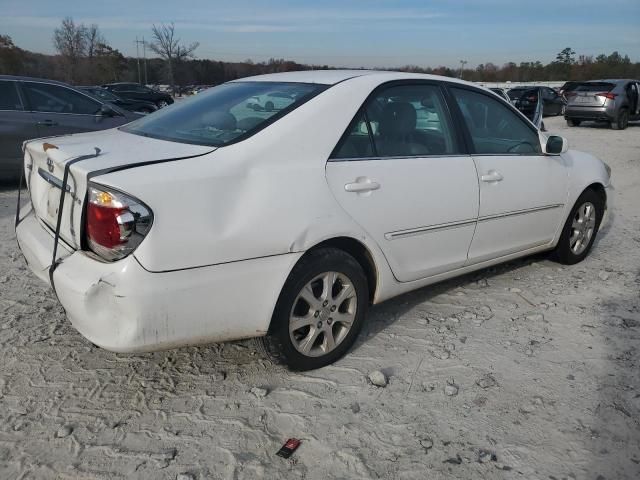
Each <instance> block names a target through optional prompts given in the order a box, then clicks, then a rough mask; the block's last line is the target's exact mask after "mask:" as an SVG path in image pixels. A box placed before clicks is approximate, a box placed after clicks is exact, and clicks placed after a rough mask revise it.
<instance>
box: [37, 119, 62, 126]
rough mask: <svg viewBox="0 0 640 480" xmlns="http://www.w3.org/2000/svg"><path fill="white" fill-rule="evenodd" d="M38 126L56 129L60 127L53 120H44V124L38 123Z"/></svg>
mask: <svg viewBox="0 0 640 480" xmlns="http://www.w3.org/2000/svg"><path fill="white" fill-rule="evenodd" d="M38 125H40V126H42V127H55V126H56V125H58V122H54V121H53V120H43V121H42V122H38Z"/></svg>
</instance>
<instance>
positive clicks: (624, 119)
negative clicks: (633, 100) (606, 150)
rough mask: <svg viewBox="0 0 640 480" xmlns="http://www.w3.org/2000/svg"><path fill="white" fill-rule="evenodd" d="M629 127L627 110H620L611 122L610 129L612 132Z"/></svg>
mask: <svg viewBox="0 0 640 480" xmlns="http://www.w3.org/2000/svg"><path fill="white" fill-rule="evenodd" d="M628 126H629V110H626V109H622V110H620V112H619V113H618V116H617V117H616V119H615V121H613V122H611V128H612V129H614V130H624V129H625V128H627V127H628Z"/></svg>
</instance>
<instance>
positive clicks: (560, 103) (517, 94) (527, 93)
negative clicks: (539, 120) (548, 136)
mask: <svg viewBox="0 0 640 480" xmlns="http://www.w3.org/2000/svg"><path fill="white" fill-rule="evenodd" d="M507 94H508V95H509V98H510V99H511V103H513V104H514V105H515V106H516V108H518V109H519V110H521V111H522V109H523V108H527V105H535V104H537V103H538V96H540V97H541V98H542V115H543V116H545V117H548V116H549V115H562V114H564V109H565V107H566V104H567V102H566V100H565V99H564V98H563V96H562V95H560V94H558V92H556V91H555V90H554V89H553V88H549V87H538V86H533V87H516V88H512V89H511V90H509V92H507ZM521 107H522V108H521Z"/></svg>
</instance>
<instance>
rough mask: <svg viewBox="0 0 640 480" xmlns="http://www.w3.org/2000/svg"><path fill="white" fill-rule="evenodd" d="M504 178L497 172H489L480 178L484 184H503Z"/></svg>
mask: <svg viewBox="0 0 640 480" xmlns="http://www.w3.org/2000/svg"><path fill="white" fill-rule="evenodd" d="M503 178H504V177H503V176H502V175H500V174H499V173H498V172H496V171H495V170H489V171H488V172H487V173H485V174H484V175H482V176H481V177H480V180H482V181H483V182H489V183H491V182H501V181H502V179H503Z"/></svg>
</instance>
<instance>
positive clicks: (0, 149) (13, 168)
mask: <svg viewBox="0 0 640 480" xmlns="http://www.w3.org/2000/svg"><path fill="white" fill-rule="evenodd" d="M37 136H38V130H37V128H36V125H35V122H34V120H33V117H32V115H31V113H29V112H28V111H26V110H25V108H24V103H23V102H22V99H21V97H20V93H19V90H18V88H17V84H16V82H15V81H12V80H0V179H3V178H9V177H15V176H17V175H19V174H20V168H21V166H22V149H21V147H22V142H24V141H25V140H29V139H31V138H35V137H37Z"/></svg>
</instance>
